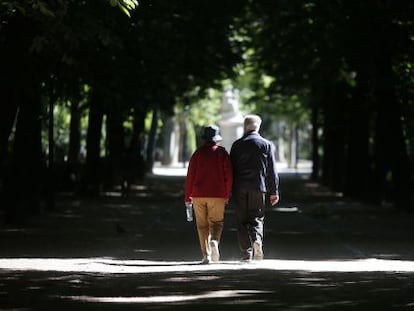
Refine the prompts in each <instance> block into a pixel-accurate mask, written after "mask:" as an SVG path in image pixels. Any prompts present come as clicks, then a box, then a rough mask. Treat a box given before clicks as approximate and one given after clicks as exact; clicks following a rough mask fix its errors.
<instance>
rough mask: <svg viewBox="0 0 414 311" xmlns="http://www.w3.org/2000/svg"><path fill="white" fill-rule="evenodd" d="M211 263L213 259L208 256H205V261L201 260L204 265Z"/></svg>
mask: <svg viewBox="0 0 414 311" xmlns="http://www.w3.org/2000/svg"><path fill="white" fill-rule="evenodd" d="M210 262H211V257H210V256H208V255H204V257H203V259H201V264H202V265H208V264H209V263H210Z"/></svg>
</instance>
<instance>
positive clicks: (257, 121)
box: [244, 114, 262, 132]
mask: <svg viewBox="0 0 414 311" xmlns="http://www.w3.org/2000/svg"><path fill="white" fill-rule="evenodd" d="M261 125H262V118H260V117H259V116H258V115H257V114H248V115H247V116H245V117H244V131H245V132H250V131H257V132H258V131H259V129H260V126H261Z"/></svg>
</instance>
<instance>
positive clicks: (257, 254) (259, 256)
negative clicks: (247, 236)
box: [253, 241, 263, 260]
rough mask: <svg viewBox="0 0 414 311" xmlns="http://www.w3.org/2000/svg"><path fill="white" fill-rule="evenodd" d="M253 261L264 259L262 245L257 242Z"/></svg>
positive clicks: (254, 244) (254, 243)
mask: <svg viewBox="0 0 414 311" xmlns="http://www.w3.org/2000/svg"><path fill="white" fill-rule="evenodd" d="M253 259H254V260H262V259H263V249H262V245H261V244H260V243H259V242H257V241H254V242H253Z"/></svg>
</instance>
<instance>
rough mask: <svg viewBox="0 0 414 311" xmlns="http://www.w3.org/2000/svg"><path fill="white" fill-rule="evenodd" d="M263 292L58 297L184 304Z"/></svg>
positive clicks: (119, 301)
mask: <svg viewBox="0 0 414 311" xmlns="http://www.w3.org/2000/svg"><path fill="white" fill-rule="evenodd" d="M260 292H263V291H253V290H218V291H212V292H208V293H203V294H196V295H191V294H189V295H165V296H149V297H94V296H60V297H59V298H63V299H70V300H76V301H83V302H104V303H174V302H186V301H194V300H201V299H212V298H216V299H217V298H226V299H228V298H229V297H234V298H236V297H241V296H246V295H251V294H257V293H260Z"/></svg>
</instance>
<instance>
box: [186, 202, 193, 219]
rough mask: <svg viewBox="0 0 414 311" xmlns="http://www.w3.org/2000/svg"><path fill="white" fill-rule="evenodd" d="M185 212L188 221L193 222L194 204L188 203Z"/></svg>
mask: <svg viewBox="0 0 414 311" xmlns="http://www.w3.org/2000/svg"><path fill="white" fill-rule="evenodd" d="M185 212H186V214H187V221H193V204H192V203H188V204H186V205H185Z"/></svg>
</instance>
